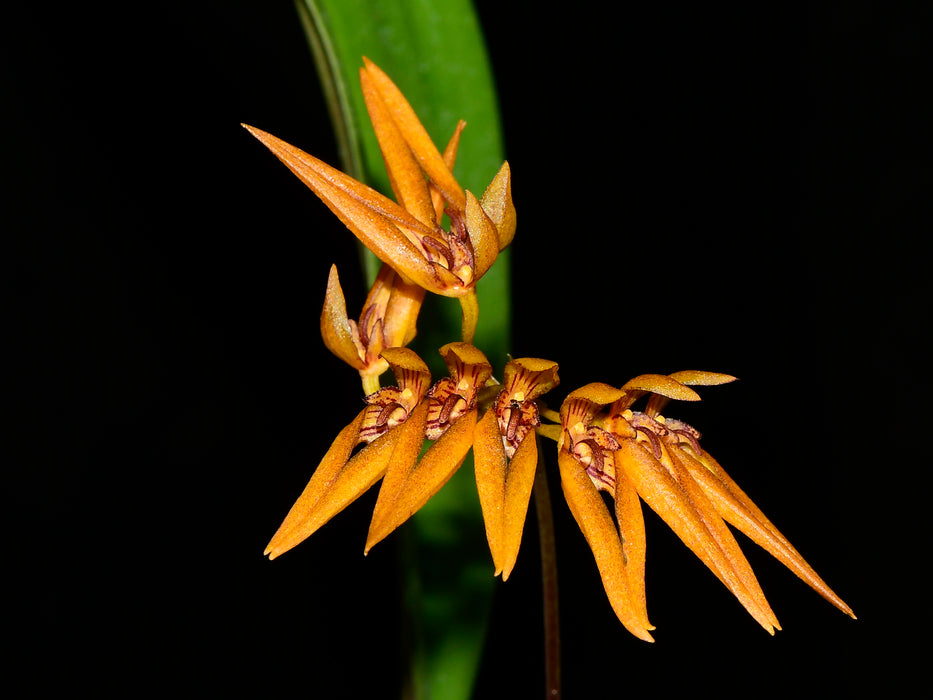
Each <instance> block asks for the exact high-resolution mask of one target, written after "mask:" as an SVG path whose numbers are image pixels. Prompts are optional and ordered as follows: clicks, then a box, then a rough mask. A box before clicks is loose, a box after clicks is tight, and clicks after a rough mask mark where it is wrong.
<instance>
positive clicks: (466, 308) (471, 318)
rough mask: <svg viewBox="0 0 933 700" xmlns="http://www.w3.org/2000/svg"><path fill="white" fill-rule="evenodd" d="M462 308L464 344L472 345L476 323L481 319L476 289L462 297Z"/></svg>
mask: <svg viewBox="0 0 933 700" xmlns="http://www.w3.org/2000/svg"><path fill="white" fill-rule="evenodd" d="M460 306H461V308H462V311H463V323H462V325H461V334H462V336H463V342H464V343H472V342H473V336H474V335H476V321H477V320H478V319H479V299H477V298H476V289H475V288H474V289H470V291H469V292H468V293H467V294H466V295H464V296H462V297H460Z"/></svg>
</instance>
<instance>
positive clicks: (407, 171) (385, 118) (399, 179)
mask: <svg viewBox="0 0 933 700" xmlns="http://www.w3.org/2000/svg"><path fill="white" fill-rule="evenodd" d="M360 85H361V86H362V88H363V99H364V100H365V102H366V110H367V112H369V119H370V121H371V122H372V125H373V129H374V130H375V132H376V140H377V141H378V142H379V149H380V150H381V151H382V159H383V161H384V162H385V166H386V173H387V174H388V175H389V183H390V185H391V186H392V191H393V192H394V193H395V198H396V200H398V203H399V204H400V205H402V206H403V207H404V208H405V209H407V210H408V211H410V212H411V213H412V214H414V216H415V218H417V219H418V220H419V221H421V223H423V224H426V225H428V226H433V225H434V224H435V223H436V216H435V211H434V204H433V202H432V201H431V193H430V191H429V189H428V182H427V180H425V178H424V173H423V172H422V170H421V164H420V163H419V161H418V159H417V158H416V157H415V154H414V153H412V151H411V148H410V147H409V145H408V143H407V142H406V141H405V138H404V137H403V136H402V132H401V131H400V130H399V128H398V126H397V125H396V123H395V120H394V119H393V118H392V113H391V112H390V111H389V107H388V106H387V105H386V102H385V100H384V99H383V96H382V93H381V92H380V91H379V89H378V88H377V87H376V84H375V81H374V80H373V78H372V75H371V73H370V71H369V70H368V69H367V68H360ZM431 145H432V146H433V144H431Z"/></svg>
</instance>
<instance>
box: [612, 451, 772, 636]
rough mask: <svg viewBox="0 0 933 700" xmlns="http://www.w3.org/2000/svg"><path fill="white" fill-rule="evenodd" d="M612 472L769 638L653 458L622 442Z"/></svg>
mask: <svg viewBox="0 0 933 700" xmlns="http://www.w3.org/2000/svg"><path fill="white" fill-rule="evenodd" d="M614 459H615V466H616V469H617V470H619V469H621V471H622V472H623V473H624V474H625V476H626V477H628V478H629V479H630V480H631V481H632V483H633V484H634V486H635V489H636V490H637V491H638V495H639V496H641V498H642V500H643V501H644V502H645V503H647V504H648V505H649V506H650V507H651V509H652V510H654V511H655V512H656V513H657V514H658V515H659V516H661V519H662V520H664V522H666V523H667V525H668V526H669V527H670V528H671V529H672V530H673V531H674V534H676V535H677V536H678V537H679V538H680V540H681V541H682V542H683V543H684V544H685V545H687V547H688V548H689V549H690V550H691V551H692V552H693V553H694V554H696V555H697V556H698V557H699V558H700V560H701V561H702V562H703V563H704V564H706V566H707V567H708V568H709V569H710V571H712V572H713V573H714V574H715V575H716V577H717V578H718V579H719V580H720V581H722V582H723V584H725V585H726V587H727V588H729V590H731V591H732V593H733V594H734V595H735V596H736V597H737V598H738V599H739V601H740V602H741V603H742V604H743V605H744V606H745V608H746V610H748V611H749V612H750V613H751V614H752V616H753V617H754V618H755V619H756V620H757V621H758V623H759V624H761V625H762V627H764V628H765V629H766V630H767V631H768V632H770V633H772V634H773V629H772V623H771V621H770V620H769V618H768V616H767V615H765V614H764V613H763V612H762V611H761V609H760V608H759V605H758V604H757V602H755V601H754V600H753V599H752V598H751V596H750V595H749V594H748V592H747V590H746V589H745V587H744V586H743V585H742V584H741V583H740V582H738V581H737V577H736V576H735V573H734V571H733V569H732V566H731V564H730V563H729V561H728V559H727V558H726V556H725V554H724V553H723V551H722V549H721V548H720V546H719V544H718V543H717V542H716V540H715V539H714V538H713V536H712V534H711V533H710V531H709V529H708V528H707V526H706V523H705V522H704V521H703V518H702V517H701V516H700V514H699V513H697V511H696V508H695V507H694V505H693V503H692V501H691V500H690V498H689V497H688V496H687V494H686V492H685V491H684V490H683V489H682V488H681V486H680V484H678V483H677V481H676V480H675V479H674V477H672V476H671V475H670V474H669V473H668V471H667V469H665V468H664V466H663V465H662V464H661V463H660V462H658V461H657V460H656V459H655V458H654V456H653V455H652V454H651V453H650V452H648V451H647V450H645V449H644V448H643V447H642V446H641V445H640V444H638V443H637V442H636V441H634V440H622V441H621V442H620V446H619V449H618V451H616V453H615V454H614Z"/></svg>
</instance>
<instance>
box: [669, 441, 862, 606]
mask: <svg viewBox="0 0 933 700" xmlns="http://www.w3.org/2000/svg"><path fill="white" fill-rule="evenodd" d="M672 449H673V451H675V452H678V453H679V455H680V457H681V461H682V463H683V464H684V466H685V467H686V469H687V470H688V471H689V473H690V475H691V477H692V478H693V479H694V480H695V481H696V482H697V483H698V484H699V485H700V487H701V488H702V489H703V491H704V492H705V493H706V495H707V497H708V498H709V499H710V501H711V502H712V504H713V507H714V508H715V509H716V511H717V512H718V513H719V514H720V515H721V516H722V517H723V518H724V519H725V520H726V522H728V523H729V524H730V525H732V526H733V527H735V528H736V529H738V530H740V531H741V532H743V533H744V534H745V535H746V536H747V537H748V538H749V539H751V540H752V541H753V542H755V543H756V544H758V545H759V546H760V547H762V548H763V549H764V550H765V551H767V552H768V553H769V554H771V556H773V557H774V558H775V559H777V560H778V561H780V562H781V563H782V564H784V566H786V567H787V568H788V569H790V570H791V571H793V572H794V573H795V574H796V575H797V576H798V577H799V578H800V579H801V580H803V581H804V582H805V583H806V584H807V585H809V586H810V587H811V588H812V589H813V590H815V591H816V592H817V593H819V594H820V595H821V596H823V598H825V599H826V600H827V601H829V602H830V603H832V604H833V605H835V606H836V607H837V608H838V609H839V610H841V611H842V612H844V613H845V614H846V615H848V616H849V617H851V618H853V619H855V613H854V612H853V611H852V608H850V607H849V606H848V605H846V603H845V601H843V600H842V598H840V597H839V596H838V595H836V593H835V592H834V591H833V590H832V589H831V588H830V587H829V586H828V585H827V584H826V582H825V581H823V579H822V578H820V576H819V575H818V574H817V573H816V571H815V570H814V569H813V567H811V566H810V565H809V564H808V563H807V561H806V560H805V559H804V558H803V557H802V556H801V555H800V553H799V552H798V551H797V550H796V549H795V548H794V547H793V545H791V543H790V542H789V541H788V540H787V538H786V537H784V535H782V534H781V532H780V531H779V530H778V529H777V528H776V527H774V525H773V524H772V523H771V521H770V520H768V518H766V517H765V515H764V513H762V512H761V510H760V509H759V508H758V506H756V505H755V504H754V503H753V502H752V500H751V499H750V498H749V497H748V496H747V495H746V494H745V493H744V492H743V491H742V489H741V488H739V486H738V485H737V484H736V483H735V482H734V481H733V480H732V479H731V478H730V477H729V475H728V474H726V472H725V470H723V468H722V467H721V466H719V463H718V462H716V461H715V460H714V459H713V458H712V457H710V456H709V454H708V453H707V452H705V451H704V452H703V454H702V455H701V457H700V459H699V460H698V459H697V458H696V457H694V456H693V454H692V453H691V452H689V451H688V450H687V449H684V448H681V447H679V446H674V447H673V448H672Z"/></svg>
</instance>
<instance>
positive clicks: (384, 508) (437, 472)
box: [364, 401, 476, 553]
mask: <svg viewBox="0 0 933 700" xmlns="http://www.w3.org/2000/svg"><path fill="white" fill-rule="evenodd" d="M417 412H418V413H419V414H420V413H421V412H424V416H425V417H427V402H426V401H425V402H422V404H421V405H420V406H419V407H418V409H417ZM409 422H410V421H409ZM475 426H476V409H473V410H471V411H469V412H468V413H466V414H464V415H462V416H461V417H460V418H458V419H457V420H456V422H454V424H453V425H451V426H450V428H449V429H448V430H447V431H446V432H445V433H444V434H443V435H442V436H441V437H440V438H439V439H438V440H437V441H436V442H435V443H434V444H433V445H431V447H429V448H428V450H427V451H426V452H425V453H424V455H423V456H422V457H421V459H420V460H418V461H417V462H415V459H416V458H417V456H418V450H420V448H421V442H422V438H423V435H424V432H423V430H422V432H421V434H420V435H417V436H416V435H415V434H414V433H411V434H410V435H408V434H406V435H405V436H403V438H400V444H399V448H404V458H403V459H395V458H393V460H392V463H391V465H390V467H389V470H388V472H387V473H386V477H385V479H383V481H382V487H381V488H380V489H379V497H378V498H377V499H376V507H375V508H374V509H373V519H372V522H371V523H370V525H369V534H368V536H367V538H366V549H365V550H364V551H365V552H366V553H368V552H369V550H370V549H372V547H373V546H374V545H376V544H378V543H379V542H381V541H382V540H384V539H385V538H386V537H387V536H388V535H389V534H391V533H392V532H393V531H394V530H395V529H396V528H397V527H398V526H399V525H401V524H402V523H404V522H405V521H406V520H408V519H409V518H410V517H411V516H412V515H414V514H415V513H416V512H417V511H418V509H420V508H421V506H423V505H424V504H425V503H427V502H428V500H429V499H430V498H431V497H432V496H433V495H434V494H436V493H437V492H438V491H440V489H441V487H442V486H443V485H444V484H446V483H447V481H448V480H449V479H450V477H451V476H453V474H454V472H456V471H457V469H459V468H460V465H461V464H463V460H464V459H465V458H466V455H467V452H469V451H470V445H471V444H472V442H473V429H474V428H475ZM406 427H407V423H406ZM402 440H404V441H405V442H404V443H403V442H402Z"/></svg>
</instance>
